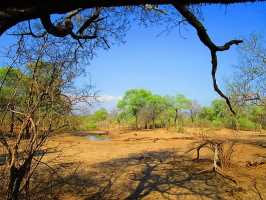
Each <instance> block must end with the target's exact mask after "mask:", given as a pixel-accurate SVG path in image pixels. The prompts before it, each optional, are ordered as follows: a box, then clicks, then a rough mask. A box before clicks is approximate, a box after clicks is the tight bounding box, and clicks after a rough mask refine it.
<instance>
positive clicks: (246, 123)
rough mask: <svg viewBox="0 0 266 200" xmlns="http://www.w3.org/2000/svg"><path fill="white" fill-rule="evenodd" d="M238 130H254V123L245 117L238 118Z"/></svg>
mask: <svg viewBox="0 0 266 200" xmlns="http://www.w3.org/2000/svg"><path fill="white" fill-rule="evenodd" d="M238 124H239V128H240V129H241V130H255V129H256V127H257V126H256V123H254V122H252V121H251V120H250V119H248V118H247V117H240V118H239V119H238Z"/></svg>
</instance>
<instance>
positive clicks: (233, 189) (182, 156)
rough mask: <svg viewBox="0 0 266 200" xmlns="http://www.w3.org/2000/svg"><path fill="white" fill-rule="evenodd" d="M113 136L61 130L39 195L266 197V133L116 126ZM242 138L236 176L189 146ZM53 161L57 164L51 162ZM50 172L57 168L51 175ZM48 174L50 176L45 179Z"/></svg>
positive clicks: (233, 169) (41, 174) (234, 166)
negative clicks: (93, 136)
mask: <svg viewBox="0 0 266 200" xmlns="http://www.w3.org/2000/svg"><path fill="white" fill-rule="evenodd" d="M110 137H111V138H112V140H110V141H89V140H87V139H86V138H85V137H82V136H76V135H74V134H70V133H69V134H67V133H65V134H60V135H57V136H53V137H52V138H51V139H50V141H49V143H48V144H47V145H46V146H47V150H48V154H47V155H46V156H45V157H44V158H43V161H44V163H42V164H40V167H39V169H38V175H39V176H38V177H42V181H40V180H38V178H37V176H36V183H37V182H38V181H40V182H42V183H40V185H39V186H38V188H41V187H43V191H47V196H42V195H41V192H38V194H36V195H39V199H47V198H50V199H67V200H70V199H71V200H72V199H73V200H74V199H75V200H76V199H84V200H85V199H87V200H88V199H106V200H112V199H132V200H133V199H143V200H153V199H185V200H186V199H187V200H190V199H191V200H193V199H217V200H219V199H249V200H253V199H254V200H256V199H258V200H261V199H266V163H265V164H263V162H262V163H259V164H258V165H254V166H247V165H248V162H255V161H256V160H258V159H259V160H263V159H264V160H265V158H266V134H265V133H264V134H263V133H259V132H248V131H240V132H235V131H233V130H227V129H223V130H212V129H199V128H186V129H185V133H177V132H176V131H173V130H172V131H169V130H164V129H158V130H149V131H131V132H121V131H120V132H119V131H110ZM206 137H208V138H209V139H221V140H230V141H235V146H234V153H233V156H232V159H231V160H232V166H231V167H230V168H229V169H226V170H225V172H226V174H227V175H228V177H233V179H234V180H235V181H236V182H233V181H232V180H230V179H228V178H226V177H223V176H221V175H219V174H216V173H214V172H212V171H211V170H208V169H211V167H212V156H213V153H212V152H211V151H210V150H208V149H207V148H206V149H204V150H202V152H201V157H200V160H193V159H194V158H195V157H196V152H195V151H192V152H187V151H188V150H189V149H191V148H193V146H195V142H197V141H200V140H201V139H202V138H206ZM45 163H49V165H50V167H48V166H46V165H45ZM48 174H50V175H49V176H48ZM44 180H45V181H44Z"/></svg>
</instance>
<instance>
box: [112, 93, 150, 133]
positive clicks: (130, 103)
mask: <svg viewBox="0 0 266 200" xmlns="http://www.w3.org/2000/svg"><path fill="white" fill-rule="evenodd" d="M151 96H152V93H151V92H150V91H148V90H144V89H131V90H128V91H126V93H125V95H124V97H123V98H122V99H121V100H120V101H119V102H118V104H117V107H118V108H119V109H120V110H121V111H122V112H126V113H130V114H131V115H132V116H134V117H135V127H136V129H138V115H139V112H140V110H141V109H142V108H143V107H144V106H145V105H146V103H147V100H148V98H150V97H151Z"/></svg>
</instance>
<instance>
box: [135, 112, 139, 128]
mask: <svg viewBox="0 0 266 200" xmlns="http://www.w3.org/2000/svg"><path fill="white" fill-rule="evenodd" d="M135 126H136V130H138V116H137V115H136V121H135Z"/></svg>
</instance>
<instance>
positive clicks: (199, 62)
mask: <svg viewBox="0 0 266 200" xmlns="http://www.w3.org/2000/svg"><path fill="white" fill-rule="evenodd" d="M202 11H203V16H204V21H203V22H204V24H205V26H206V27H207V29H208V32H209V34H210V36H211V37H212V38H213V40H214V41H215V42H216V43H218V44H223V43H224V42H226V41H228V40H230V39H238V38H243V37H247V36H249V35H250V34H252V33H255V32H257V33H262V34H263V33H265V30H266V23H265V19H266V4H245V5H233V6H228V7H224V6H205V7H202ZM161 31H162V27H155V26H153V27H150V28H144V27H140V26H137V25H133V26H132V28H131V29H130V31H129V32H128V34H127V37H126V44H125V45H120V46H112V48H111V49H110V50H109V51H100V52H98V55H97V57H96V58H95V59H94V60H93V61H92V63H91V65H90V66H89V67H88V72H90V74H91V77H92V80H93V82H94V83H95V85H96V88H97V89H98V90H100V94H102V95H107V96H108V99H109V100H111V99H115V98H116V97H119V96H121V95H123V93H124V92H125V91H126V90H127V89H130V88H146V89H149V90H152V91H153V92H154V93H157V94H161V95H165V94H170V95H175V94H176V93H182V94H184V95H186V96H188V97H189V98H192V99H196V100H197V101H199V102H200V103H201V104H204V105H208V104H209V103H210V102H211V101H212V100H213V99H215V98H217V95H216V93H215V92H214V91H213V88H212V82H211V74H210V70H211V66H210V57H209V51H208V49H207V48H206V47H204V46H203V45H202V44H201V43H200V41H199V40H198V38H197V35H196V32H195V31H194V30H193V29H192V28H191V27H189V26H186V28H185V29H182V32H183V35H184V36H185V37H186V39H184V38H182V37H180V35H179V32H178V29H175V30H173V31H172V32H171V33H170V34H169V35H161V36H159V37H158V36H157V35H158V33H160V32H161ZM218 55H219V71H218V74H217V76H218V80H219V83H220V85H221V86H222V87H223V86H224V84H225V82H226V79H227V78H229V77H230V76H231V75H232V73H233V67H232V66H233V65H234V64H237V61H238V56H237V52H236V48H235V47H233V48H232V49H231V50H230V51H227V52H223V53H219V54H218ZM84 82H86V78H83V79H81V82H80V83H81V84H82V83H84ZM111 97H113V98H111ZM112 105H113V104H112Z"/></svg>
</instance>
